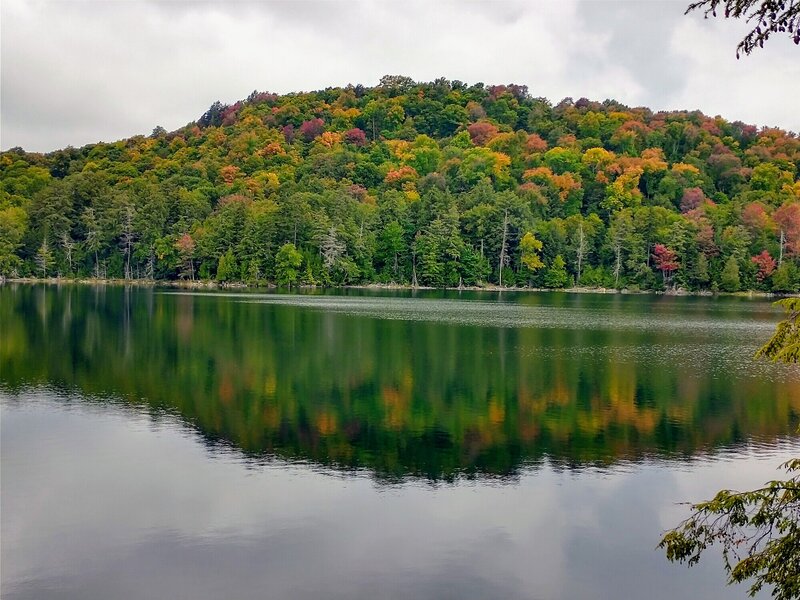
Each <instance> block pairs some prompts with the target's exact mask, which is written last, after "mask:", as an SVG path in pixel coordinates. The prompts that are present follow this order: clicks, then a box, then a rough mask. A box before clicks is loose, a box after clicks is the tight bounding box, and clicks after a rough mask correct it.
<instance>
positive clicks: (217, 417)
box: [0, 285, 800, 600]
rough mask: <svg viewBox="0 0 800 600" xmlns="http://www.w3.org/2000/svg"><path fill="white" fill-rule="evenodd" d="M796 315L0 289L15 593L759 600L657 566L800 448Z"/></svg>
mask: <svg viewBox="0 0 800 600" xmlns="http://www.w3.org/2000/svg"><path fill="white" fill-rule="evenodd" d="M780 317H781V313H780V311H778V310H777V309H775V308H773V307H772V306H771V304H770V303H769V302H767V301H763V300H746V299H739V298H724V299H710V298H674V297H651V296H619V295H607V296H605V295H569V294H558V293H551V294H533V293H503V294H496V293H495V294H490V293H461V294H459V293H434V292H427V293H422V292H420V293H417V294H412V293H411V292H397V293H379V292H371V293H367V292H358V291H348V292H339V293H331V292H328V293H321V292H318V293H313V294H311V293H309V294H303V295H289V294H272V293H264V294H256V293H184V292H175V291H167V290H152V289H124V288H122V287H97V288H94V287H85V286H83V287H82V286H68V285H65V286H61V287H56V286H49V287H48V286H16V285H6V286H0V411H2V413H1V417H2V418H1V419H0V424H1V426H2V432H1V434H2V435H1V437H0V444H2V448H1V450H2V465H1V466H2V471H1V476H2V486H1V488H0V489H1V490H2V491H1V494H2V498H0V500H1V501H2V512H1V513H0V517H1V519H2V521H1V523H0V525H2V546H0V551H1V552H2V564H1V565H0V566H1V567H2V597H3V598H4V599H7V600H17V599H28V598H30V599H51V598H52V599H56V598H57V599H84V600H95V599H98V600H99V599H110V598H114V599H117V598H121V599H129V598H130V599H154V598H175V599H180V598H186V599H192V600H198V599H212V598H213V599H217V598H236V599H250V598H253V599H255V598H258V599H265V598H267V599H272V598H275V599H283V598H288V599H306V598H321V597H324V598H343V599H344V598H365V599H366V598H369V599H372V598H409V599H412V598H413V599H415V600H416V599H421V598H423V599H424V598H436V599H439V598H454V599H455V598H457V599H469V598H476V599H478V598H480V599H484V598H504V599H505V598H511V599H513V598H529V599H542V600H561V599H563V600H568V599H569V600H575V599H578V600H580V599H584V598H586V599H609V600H611V599H614V600H616V599H622V598H625V599H628V598H631V599H632V598H648V599H654V600H655V599H662V598H663V599H670V600H674V599H675V598H704V599H710V600H713V599H717V598H719V599H722V598H725V599H728V598H742V599H744V598H746V597H747V595H746V588H745V587H741V586H739V587H735V588H730V587H727V586H726V585H725V576H724V573H723V571H722V568H721V562H720V560H719V558H718V557H717V556H714V555H712V554H709V555H708V556H707V557H704V559H703V560H702V561H701V562H700V564H699V566H698V567H695V568H693V569H690V570H689V569H686V568H685V567H681V566H676V565H672V564H670V563H668V562H667V561H666V559H665V558H664V555H663V553H662V552H661V551H658V550H656V549H655V546H656V544H657V543H658V540H659V538H660V535H661V533H662V532H663V531H664V530H665V529H666V528H668V527H670V526H672V525H675V524H677V522H678V521H679V520H680V519H681V518H682V517H683V516H685V514H686V508H685V507H684V506H681V505H679V504H678V503H679V502H681V501H685V500H701V499H704V498H706V497H708V496H710V495H711V494H713V492H715V491H716V490H717V489H719V488H722V487H732V488H746V487H753V486H756V485H759V484H761V483H763V482H764V481H765V480H767V479H771V478H775V477H779V476H781V472H780V471H779V470H777V466H778V465H779V464H780V463H781V462H782V461H785V460H788V459H789V458H791V457H792V456H795V455H797V453H798V452H800V443H798V437H797V436H796V434H795V431H796V428H797V425H798V418H799V417H800V369H798V368H797V367H789V366H781V365H773V364H770V363H767V362H763V361H753V360H752V358H751V356H752V353H753V352H754V350H755V349H756V348H757V347H758V346H759V345H760V344H761V343H763V342H764V341H765V340H766V339H768V338H769V336H770V334H771V331H772V329H773V327H774V324H775V323H776V322H777V321H778V320H779V319H780ZM765 596H768V594H765Z"/></svg>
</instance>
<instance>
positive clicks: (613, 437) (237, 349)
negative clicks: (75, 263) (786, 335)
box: [0, 286, 800, 479]
mask: <svg viewBox="0 0 800 600" xmlns="http://www.w3.org/2000/svg"><path fill="white" fill-rule="evenodd" d="M0 300H2V301H0V322H2V323H3V335H2V339H0V364H1V365H2V370H0V381H2V383H3V384H4V385H5V386H10V387H11V388H17V387H19V386H22V385H28V384H42V383H47V384H52V385H59V386H66V387H68V388H75V389H78V390H80V391H81V392H83V393H86V394H94V395H101V396H102V395H116V396H121V397H123V398H126V399H128V400H129V401H131V402H144V403H147V404H148V405H151V406H154V407H167V408H170V409H171V410H176V411H178V412H180V414H182V415H183V417H184V418H186V419H187V420H188V421H189V422H191V423H193V424H194V425H195V426H196V427H198V428H199V429H200V430H201V431H202V432H203V433H204V434H205V435H207V436H209V437H211V438H214V439H222V440H225V441H227V442H229V443H231V444H233V445H235V446H237V447H239V448H241V449H242V450H243V451H244V452H246V453H249V454H261V453H268V454H275V455H279V456H284V457H289V458H299V459H304V460H310V461H314V462H317V463H320V464H325V465H331V466H335V467H363V468H367V469H370V470H372V471H374V472H375V473H376V474H378V475H379V476H386V477H402V476H404V475H418V476H424V477H428V478H433V479H439V478H449V477H452V476H454V475H456V474H458V473H479V474H498V475H505V474H510V473H513V472H515V471H516V470H517V469H518V468H519V467H520V465H521V464H523V463H527V462H531V461H537V460H539V459H540V458H542V457H544V456H549V457H551V458H552V459H554V460H556V461H563V462H567V463H585V462H601V463H608V462H613V461H616V460H621V459H636V458H638V457H642V456H644V455H647V454H661V455H668V454H678V455H690V454H693V453H696V452H698V451H702V450H706V449H711V448H714V447H718V446H720V445H725V444H730V443H734V442H736V441H739V440H744V439H747V438H750V437H752V436H758V437H762V438H767V439H770V438H774V437H775V436H778V435H783V434H786V433H788V432H790V431H791V430H792V427H793V426H794V423H795V422H796V420H797V415H798V414H800V383H798V380H797V378H796V377H793V378H791V377H790V378H786V380H784V381H768V380H766V379H764V378H760V377H757V376H743V377H734V376H726V377H718V376H717V377H713V376H712V373H717V372H719V371H720V368H721V367H720V365H719V364H717V362H718V361H719V360H720V359H719V357H717V356H715V355H708V356H705V359H704V360H695V361H684V362H682V363H681V364H680V365H679V366H675V365H674V364H673V363H672V362H670V361H671V359H666V358H661V359H659V358H658V357H657V356H654V357H651V358H650V359H648V360H643V359H642V353H640V352H637V351H636V349H637V348H639V349H640V348H642V347H650V346H657V347H660V346H662V345H663V346H667V347H668V346H670V345H671V344H680V343H684V344H688V342H692V344H693V345H691V346H688V345H687V347H691V348H694V351H696V352H702V351H709V352H710V351H711V350H712V349H713V348H714V347H713V346H711V345H706V346H704V345H703V344H704V340H702V339H699V338H698V339H696V340H686V339H678V338H677V337H676V336H675V335H674V334H671V333H670V332H669V331H657V332H652V331H640V332H631V331H625V332H618V331H613V330H602V329H597V330H592V331H580V330H572V329H533V328H523V329H514V328H504V329H500V328H485V327H477V326H474V327H465V326H453V325H445V324H441V323H435V322H418V321H399V320H391V321H389V320H378V319H371V318H362V317H353V316H347V315H339V314H330V313H325V312H318V311H314V310H308V309H303V308H298V307H293V306H281V305H263V304H249V303H238V302H232V301H230V300H227V299H220V298H214V297H193V296H171V295H160V294H153V293H152V292H151V291H149V290H130V291H125V290H123V289H121V288H98V289H94V288H83V287H73V286H67V287H65V288H61V289H49V290H45V289H44V288H41V287H38V288H34V287H18V288H13V289H12V288H10V287H6V288H0ZM684 337H685V336H684ZM705 341H706V342H707V340H705ZM576 348H592V350H593V351H592V352H570V351H566V350H570V349H576ZM698 348H700V350H697V349H698ZM745 352H749V350H746V351H745ZM745 360H749V359H745Z"/></svg>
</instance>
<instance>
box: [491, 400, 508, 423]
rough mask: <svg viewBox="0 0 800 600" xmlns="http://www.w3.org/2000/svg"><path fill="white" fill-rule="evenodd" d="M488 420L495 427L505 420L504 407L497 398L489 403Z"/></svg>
mask: <svg viewBox="0 0 800 600" xmlns="http://www.w3.org/2000/svg"><path fill="white" fill-rule="evenodd" d="M489 420H490V421H491V422H492V423H494V424H496V425H499V424H500V423H502V422H503V421H505V420H506V407H505V406H503V404H502V403H500V402H499V401H498V400H497V398H492V400H491V402H489Z"/></svg>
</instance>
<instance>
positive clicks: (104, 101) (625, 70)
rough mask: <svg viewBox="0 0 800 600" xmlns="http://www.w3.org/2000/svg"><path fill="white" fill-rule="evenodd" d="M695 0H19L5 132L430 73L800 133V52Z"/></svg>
mask: <svg viewBox="0 0 800 600" xmlns="http://www.w3.org/2000/svg"><path fill="white" fill-rule="evenodd" d="M687 3H688V0H685V1H679V0H678V1H673V0H667V1H658V0H638V1H633V0H630V1H617V2H610V1H603V0H558V1H555V2H545V1H535V0H519V1H517V0H489V1H469V0H460V1H453V2H449V1H444V0H422V1H419V2H415V1H413V0H412V1H409V0H402V1H401V0H398V1H390V0H350V1H346V2H339V1H335V0H286V1H282V0H275V1H269V0H262V1H252V2H248V1H231V0H229V1H227V2H212V1H208V2H204V1H194V0H171V1H165V0H94V1H74V0H50V1H47V0H2V3H0V7H1V8H0V11H2V14H0V18H1V19H2V31H1V32H0V33H1V34H2V41H1V42H0V44H1V46H2V47H1V48H0V50H1V51H2V55H0V56H1V57H2V58H1V60H2V65H0V66H1V67H2V98H1V100H2V105H1V106H0V110H1V112H2V114H1V115H0V116H1V117H2V124H1V129H0V134H1V135H2V139H1V140H0V147H2V149H8V148H11V147H14V146H22V147H24V148H25V149H26V150H31V151H48V150H53V149H56V148H61V147H64V146H67V145H72V146H81V145H84V144H87V143H91V142H97V141H101V140H102V141H113V140H117V139H121V138H124V137H128V136H131V135H136V134H149V133H150V132H151V131H152V129H153V127H155V126H156V125H161V126H163V127H165V128H166V129H168V130H172V129H176V128H178V127H180V126H182V125H185V124H186V123H188V122H190V121H193V120H195V119H197V118H198V117H199V116H200V115H201V114H202V113H203V112H205V110H206V109H207V108H208V106H209V105H210V104H211V103H212V102H213V101H214V100H217V99H219V100H221V101H222V102H227V103H232V102H234V101H236V100H238V99H242V98H244V97H246V96H247V95H248V94H249V93H250V92H252V91H253V90H254V89H257V90H259V91H272V92H289V91H299V90H314V89H321V88H324V87H327V86H339V85H346V84H348V83H353V84H356V83H362V84H364V85H375V84H376V83H377V82H378V79H379V78H380V77H381V76H382V75H385V74H402V75H408V76H410V77H412V78H413V79H415V80H417V81H430V80H433V79H435V78H436V77H440V76H443V77H446V78H448V79H460V80H462V81H464V82H466V83H475V82H478V81H482V82H485V83H519V84H527V85H528V86H529V88H530V90H531V93H532V94H533V95H535V96H545V97H547V98H549V99H550V100H551V101H553V102H554V103H556V102H558V101H559V100H561V99H562V98H564V97H566V96H572V97H573V98H575V99H578V98H580V97H582V96H585V97H587V98H590V99H593V100H604V99H606V98H615V99H617V100H619V101H620V102H623V103H625V104H628V105H631V106H642V105H643V106H648V107H651V108H653V109H673V108H674V109H700V110H702V111H703V112H704V113H706V114H709V115H712V116H713V115H717V114H719V115H722V116H723V117H725V118H727V119H729V120H742V121H745V122H748V123H752V124H755V125H759V126H761V125H770V126H773V125H777V126H779V127H782V128H784V129H790V130H793V131H800V110H799V109H798V107H799V106H800V49H798V48H797V47H796V46H794V45H793V44H792V43H791V41H790V40H789V39H788V38H786V39H784V38H776V39H774V40H771V41H770V42H768V44H767V45H766V47H765V48H764V49H763V50H761V51H758V52H757V53H756V54H754V55H752V56H750V57H745V58H743V59H741V60H739V61H737V60H736V57H735V47H736V43H737V42H738V40H739V39H740V38H741V37H742V35H743V33H744V32H745V31H746V29H745V24H744V23H741V22H737V21H725V20H722V19H709V20H704V19H703V18H702V15H700V14H696V15H689V16H684V15H683V11H684V8H685V5H686V4H687Z"/></svg>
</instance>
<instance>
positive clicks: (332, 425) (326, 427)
mask: <svg viewBox="0 0 800 600" xmlns="http://www.w3.org/2000/svg"><path fill="white" fill-rule="evenodd" d="M316 424H317V431H319V432H320V433H321V434H322V435H330V434H332V433H335V432H336V415H334V414H332V413H328V412H324V413H321V414H319V415H317V420H316Z"/></svg>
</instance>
